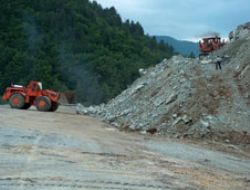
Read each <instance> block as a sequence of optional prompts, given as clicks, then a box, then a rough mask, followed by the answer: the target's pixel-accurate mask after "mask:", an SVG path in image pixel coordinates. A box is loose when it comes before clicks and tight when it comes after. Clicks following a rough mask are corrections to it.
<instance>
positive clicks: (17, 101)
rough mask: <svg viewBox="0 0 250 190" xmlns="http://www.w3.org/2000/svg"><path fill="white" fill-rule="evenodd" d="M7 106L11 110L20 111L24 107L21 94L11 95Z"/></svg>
mask: <svg viewBox="0 0 250 190" xmlns="http://www.w3.org/2000/svg"><path fill="white" fill-rule="evenodd" d="M9 104H10V107H11V108H15V109H22V107H24V105H25V102H24V97H23V95H21V94H13V95H11V97H10V99H9Z"/></svg>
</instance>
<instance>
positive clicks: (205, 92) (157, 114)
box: [77, 27, 250, 143]
mask: <svg viewBox="0 0 250 190" xmlns="http://www.w3.org/2000/svg"><path fill="white" fill-rule="evenodd" d="M242 28H244V27H242ZM244 30H245V28H244ZM216 56H220V57H222V59H223V62H222V70H216V69H215V60H216ZM139 73H140V75H141V77H140V78H139V79H137V80H136V81H135V82H134V83H133V84H132V85H131V86H130V87H129V88H128V89H126V90H125V91H123V92H122V93H121V94H120V95H119V96H117V97H116V98H114V99H112V100H111V101H110V102H108V103H107V104H102V105H100V106H91V107H84V106H82V105H81V104H78V106H77V113H79V114H85V115H91V116H95V117H97V118H100V119H102V120H103V121H106V122H108V123H111V124H112V125H114V126H116V127H118V128H119V129H124V130H133V131H140V132H141V133H157V134H167V135H173V136H175V137H198V138H201V137H206V138H215V139H223V140H225V141H231V142H234V143H238V142H244V143H250V135H249V134H250V39H249V35H247V36H245V37H244V38H241V40H235V41H233V42H231V43H229V44H227V45H225V47H223V48H222V49H221V50H220V51H218V52H216V53H214V54H213V55H210V56H208V57H204V58H203V59H198V58H195V59H191V58H184V57H182V56H174V57H173V58H171V59H168V60H167V59H165V60H163V61H162V62H161V63H159V64H157V65H156V66H155V67H152V68H149V69H140V70H139Z"/></svg>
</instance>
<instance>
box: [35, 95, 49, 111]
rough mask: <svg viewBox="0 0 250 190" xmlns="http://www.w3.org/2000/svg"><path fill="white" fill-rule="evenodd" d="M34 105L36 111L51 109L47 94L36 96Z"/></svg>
mask: <svg viewBox="0 0 250 190" xmlns="http://www.w3.org/2000/svg"><path fill="white" fill-rule="evenodd" d="M35 106H36V109H37V110H38V111H49V110H50V109H51V100H50V99H49V98H48V97H47V96H38V97H37V98H36V99H35Z"/></svg>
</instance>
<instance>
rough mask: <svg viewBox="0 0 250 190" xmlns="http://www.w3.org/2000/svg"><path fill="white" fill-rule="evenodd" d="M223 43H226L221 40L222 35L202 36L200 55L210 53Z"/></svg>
mask: <svg viewBox="0 0 250 190" xmlns="http://www.w3.org/2000/svg"><path fill="white" fill-rule="evenodd" d="M223 45H224V43H223V42H222V41H221V38H220V37H217V36H215V37H208V38H202V41H199V48H200V56H202V55H208V54H209V53H211V52H213V51H215V50H217V49H219V48H220V47H221V46H223Z"/></svg>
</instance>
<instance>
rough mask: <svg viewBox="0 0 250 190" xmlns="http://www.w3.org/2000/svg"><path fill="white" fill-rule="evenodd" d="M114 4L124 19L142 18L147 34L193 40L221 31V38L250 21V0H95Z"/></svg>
mask: <svg viewBox="0 0 250 190" xmlns="http://www.w3.org/2000/svg"><path fill="white" fill-rule="evenodd" d="M96 1H97V2H98V3H100V4H101V5H102V6H103V7H111V6H114V7H115V8H116V10H117V11H118V13H119V14H120V15H121V17H122V18H123V20H126V19H130V20H134V21H139V22H140V23H141V25H142V26H143V28H144V30H145V33H148V34H150V35H168V36H172V37H175V38H177V39H192V40H195V39H196V38H197V37H199V36H201V35H203V34H205V33H208V32H219V33H220V34H221V36H222V37H226V36H227V35H228V33H229V32H230V31H231V30H233V29H234V28H235V27H236V26H237V25H239V24H242V23H245V22H248V21H250V0H96Z"/></svg>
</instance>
